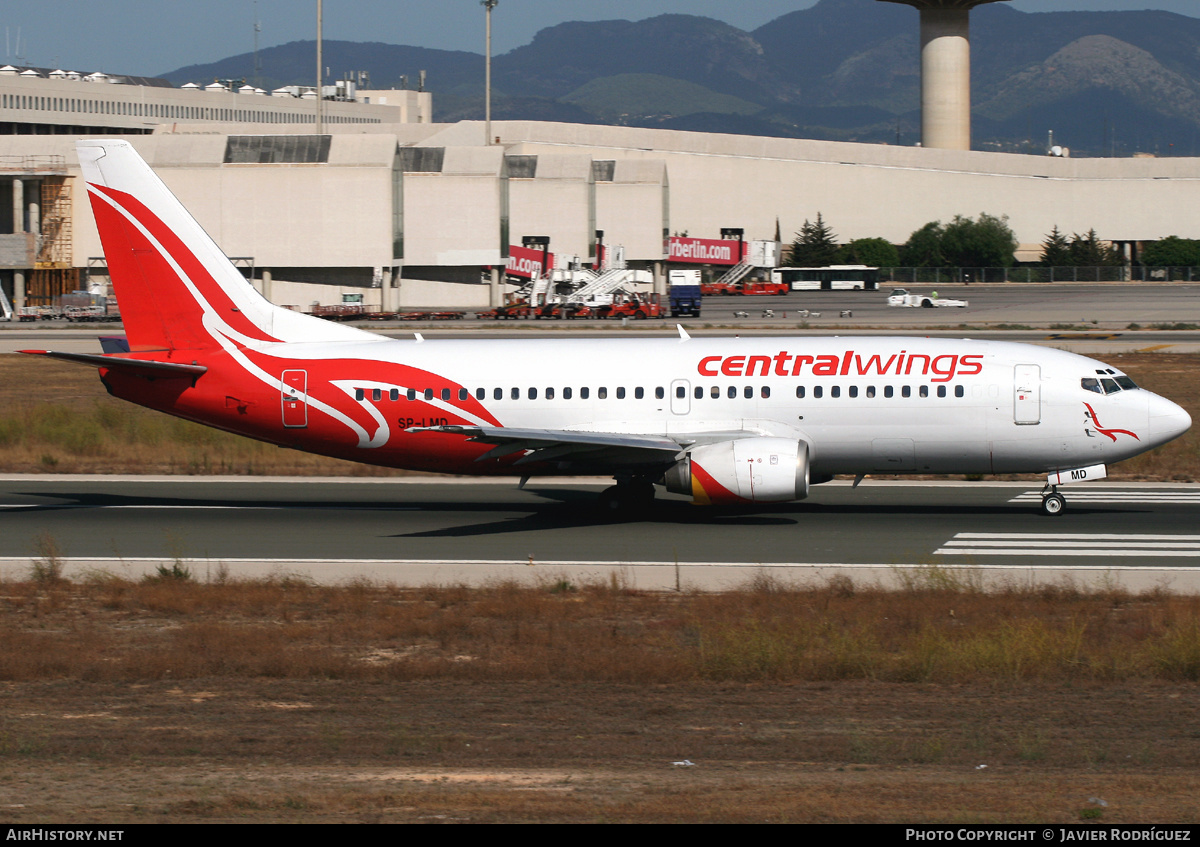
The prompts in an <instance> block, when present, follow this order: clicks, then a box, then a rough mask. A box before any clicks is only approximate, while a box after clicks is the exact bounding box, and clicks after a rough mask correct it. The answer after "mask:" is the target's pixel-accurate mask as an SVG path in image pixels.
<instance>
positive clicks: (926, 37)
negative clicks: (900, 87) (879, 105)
mask: <svg viewBox="0 0 1200 847" xmlns="http://www.w3.org/2000/svg"><path fill="white" fill-rule="evenodd" d="M879 2H881V3H904V4H906V5H908V6H915V7H916V8H918V9H920V10H921V143H922V144H923V145H924V146H926V147H940V148H943V149H947V150H970V149H971V23H970V15H971V10H972V9H974V8H975V7H976V6H979V5H981V4H983V3H995V2H997V0H879Z"/></svg>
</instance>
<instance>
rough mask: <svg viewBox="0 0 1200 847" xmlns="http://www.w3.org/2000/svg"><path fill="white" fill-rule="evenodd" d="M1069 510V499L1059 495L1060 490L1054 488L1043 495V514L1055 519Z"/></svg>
mask: <svg viewBox="0 0 1200 847" xmlns="http://www.w3.org/2000/svg"><path fill="white" fill-rule="evenodd" d="M1066 508H1067V498H1066V497H1063V496H1062V495H1061V494H1059V493H1058V489H1057V488H1055V487H1054V486H1051V487H1050V490H1049V491H1048V492H1046V493H1045V494H1043V495H1042V514H1043V515H1049V516H1050V517H1055V516H1057V515H1061V514H1062V513H1063V511H1064V510H1065V509H1066Z"/></svg>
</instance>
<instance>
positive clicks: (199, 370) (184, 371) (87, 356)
mask: <svg viewBox="0 0 1200 847" xmlns="http://www.w3.org/2000/svg"><path fill="white" fill-rule="evenodd" d="M17 352H18V353H25V354H28V355H30V356H49V357H50V358H52V359H62V360H63V361H64V362H77V363H78V364H81V365H91V366H93V367H97V368H108V369H110V370H120V371H124V372H125V373H131V374H135V375H136V376H147V377H156V378H159V379H163V378H166V377H172V376H174V377H187V378H189V379H195V378H196V377H198V376H202V375H203V374H205V373H208V368H206V367H205V366H204V365H186V364H184V363H182V362H154V361H150V360H147V359H127V358H125V357H124V356H101V355H99V354H96V353H59V352H56V351H54V350H18V351H17Z"/></svg>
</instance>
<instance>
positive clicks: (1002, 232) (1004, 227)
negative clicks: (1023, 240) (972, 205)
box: [942, 212, 1017, 268]
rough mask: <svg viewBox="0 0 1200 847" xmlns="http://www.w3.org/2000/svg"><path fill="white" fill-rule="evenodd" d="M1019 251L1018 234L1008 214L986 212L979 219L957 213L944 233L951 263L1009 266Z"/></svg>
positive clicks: (976, 265) (958, 264)
mask: <svg viewBox="0 0 1200 847" xmlns="http://www.w3.org/2000/svg"><path fill="white" fill-rule="evenodd" d="M1016 251H1017V237H1016V236H1015V235H1014V234H1013V231H1012V229H1010V228H1009V226H1008V217H1007V216H1004V217H999V218H997V217H993V216H992V215H989V214H987V213H986V212H984V213H981V214H980V215H979V220H978V221H976V220H972V219H971V218H964V217H963V216H962V215H955V216H954V220H952V221H951V222H950V223H949V224H947V225H946V228H945V231H944V232H943V233H942V255H943V256H944V257H945V260H946V262H947V263H949V265H950V267H960V268H965V267H979V268H1007V267H1011V266H1012V264H1013V262H1014V261H1015V259H1014V257H1013V254H1014V253H1015V252H1016Z"/></svg>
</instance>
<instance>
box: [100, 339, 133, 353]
mask: <svg viewBox="0 0 1200 847" xmlns="http://www.w3.org/2000/svg"><path fill="white" fill-rule="evenodd" d="M100 349H101V350H103V351H104V352H105V353H128V352H130V347H129V339H128V338H126V337H125V336H124V335H102V336H100Z"/></svg>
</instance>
